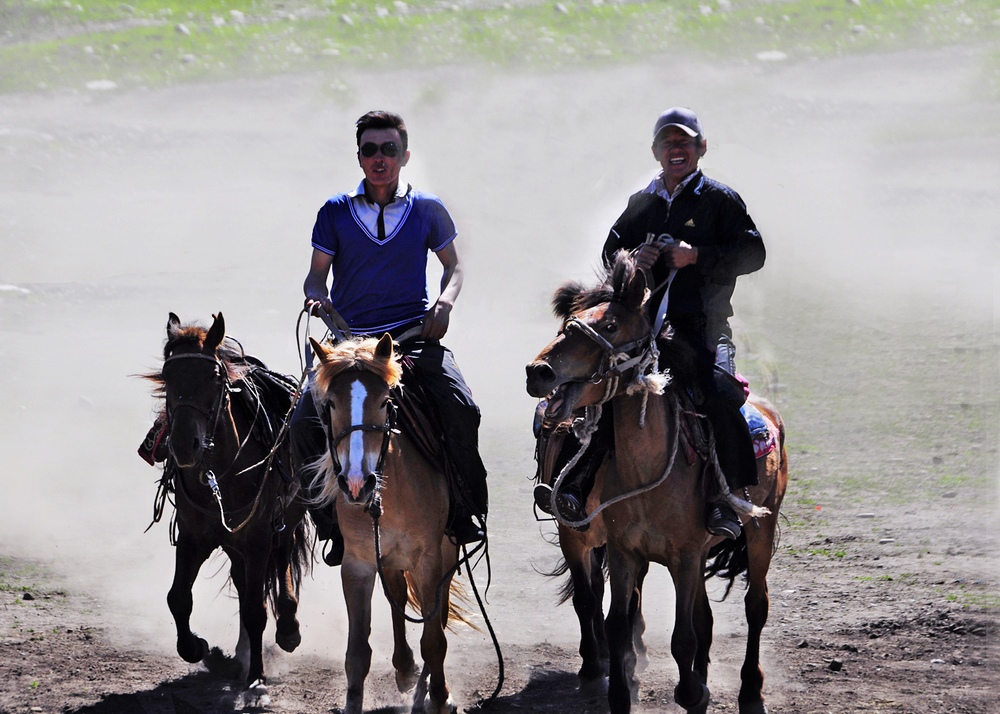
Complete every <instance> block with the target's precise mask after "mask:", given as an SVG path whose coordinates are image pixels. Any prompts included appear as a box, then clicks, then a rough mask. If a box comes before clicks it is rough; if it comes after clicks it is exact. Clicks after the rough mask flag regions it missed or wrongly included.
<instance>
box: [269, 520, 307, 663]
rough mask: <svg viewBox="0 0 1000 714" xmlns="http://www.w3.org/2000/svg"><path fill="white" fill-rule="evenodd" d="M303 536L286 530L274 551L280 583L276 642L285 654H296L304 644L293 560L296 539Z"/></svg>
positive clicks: (294, 531)
mask: <svg viewBox="0 0 1000 714" xmlns="http://www.w3.org/2000/svg"><path fill="white" fill-rule="evenodd" d="M300 537H301V534H299V533H298V532H297V530H296V529H291V528H286V529H285V530H284V532H283V533H282V534H281V535H280V536H279V541H278V543H277V546H276V547H275V550H274V561H273V564H272V565H273V568H274V572H273V577H275V578H276V579H277V581H278V600H277V602H276V603H275V605H274V609H275V613H276V614H277V616H278V620H277V622H276V623H275V630H274V641H275V643H276V644H277V645H278V647H280V648H281V649H283V650H284V651H285V652H294V651H295V648H296V647H298V646H299V644H301V642H302V633H301V632H300V631H299V621H298V619H297V617H296V616H297V614H298V611H299V599H298V597H297V593H296V588H295V583H294V582H293V578H292V558H294V557H295V555H294V553H295V545H296V539H297V538H300Z"/></svg>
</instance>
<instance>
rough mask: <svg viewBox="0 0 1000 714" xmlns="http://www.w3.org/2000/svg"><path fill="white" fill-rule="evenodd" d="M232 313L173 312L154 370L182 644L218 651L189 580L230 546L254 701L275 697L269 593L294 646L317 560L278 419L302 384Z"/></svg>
mask: <svg viewBox="0 0 1000 714" xmlns="http://www.w3.org/2000/svg"><path fill="white" fill-rule="evenodd" d="M225 335H226V323H225V320H224V319H223V317H222V314H221V313H220V314H219V315H216V316H215V318H214V321H213V323H212V326H211V327H210V328H209V329H207V330H206V329H205V328H204V327H201V326H199V325H193V324H189V325H182V324H181V321H180V319H179V318H178V317H177V316H176V315H174V314H173V313H170V318H169V320H168V323H167V341H166V344H165V346H164V350H163V356H164V361H163V366H162V368H161V370H160V371H159V372H158V373H155V374H149V375H146V377H147V378H148V379H149V380H150V381H152V382H154V383H155V384H156V385H157V390H156V391H157V394H158V395H160V396H162V397H163V398H164V407H165V409H164V414H165V418H166V438H167V444H168V447H169V454H170V456H169V458H168V461H167V467H166V470H165V474H164V481H163V482H162V484H163V485H161V488H163V487H164V486H165V487H166V488H167V489H170V490H173V491H174V492H175V501H176V506H177V516H176V563H175V569H174V580H173V584H172V585H171V587H170V592H169V593H168V594H167V604H168V606H169V607H170V612H171V614H172V615H173V617H174V621H175V624H176V627H177V652H178V654H179V655H180V656H181V657H183V658H184V659H185V660H187V661H188V662H192V663H194V662H200V661H201V660H203V659H204V658H205V656H206V655H208V654H209V646H208V643H207V642H206V641H205V640H204V639H202V638H201V637H198V635H196V634H194V633H193V632H192V631H191V626H190V618H191V610H192V597H191V587H192V585H193V584H194V581H195V578H197V576H198V571H199V570H200V569H201V566H202V565H203V564H204V562H205V561H206V560H207V559H208V557H209V556H210V555H211V554H212V553H213V552H214V551H215V550H216V549H217V548H222V550H223V551H224V552H225V553H226V555H227V556H228V557H229V560H230V563H231V569H230V578H231V580H232V583H233V585H234V586H235V587H236V591H237V593H238V595H239V613H240V639H239V644H238V645H237V650H236V654H237V658H238V659H239V660H240V663H241V665H242V668H243V671H244V673H245V675H246V683H247V690H246V691H245V692H244V694H243V697H242V698H243V700H244V703H245V704H247V705H261V704H263V703H266V702H267V701H268V698H267V686H266V678H265V673H264V661H263V640H262V638H263V633H264V627H265V625H266V623H267V603H268V601H269V600H270V602H271V604H272V607H273V609H274V611H275V612H276V614H277V617H278V621H277V626H276V635H275V639H276V641H277V644H278V645H279V646H280V647H281V648H282V649H284V650H286V651H288V652H291V651H292V650H294V649H295V648H296V647H297V646H298V644H299V642H300V641H301V635H300V633H299V623H298V620H297V619H296V612H297V609H298V589H299V583H300V581H301V575H302V572H303V570H304V568H306V567H307V566H308V557H309V556H308V549H309V545H308V542H307V538H306V531H305V521H304V516H305V508H304V505H303V503H302V501H301V499H300V498H299V497H298V484H297V482H295V481H293V480H291V479H290V478H287V477H286V476H283V475H282V474H281V473H280V472H279V471H280V469H279V466H280V465H287V464H288V463H289V454H288V442H287V439H283V438H280V437H281V434H280V429H279V427H280V424H281V420H282V418H283V417H284V416H285V414H286V413H287V412H288V410H289V407H290V405H291V400H292V391H293V388H294V384H293V383H292V382H291V381H290V380H289V378H286V377H283V376H282V375H277V374H276V373H274V372H270V371H269V370H267V369H266V368H265V367H263V365H261V364H260V363H259V362H257V361H256V360H254V359H253V358H248V357H247V356H246V355H245V354H243V349H242V347H241V346H240V345H239V343H238V342H236V341H235V340H232V339H227V338H226V336H225Z"/></svg>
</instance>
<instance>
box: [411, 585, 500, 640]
mask: <svg viewBox="0 0 1000 714" xmlns="http://www.w3.org/2000/svg"><path fill="white" fill-rule="evenodd" d="M404 577H405V578H406V604H407V605H408V606H409V607H410V608H412V609H413V610H414V611H416V612H418V613H419V612H420V606H421V602H420V597H419V596H418V595H417V591H416V589H415V588H414V585H413V579H412V578H411V576H410V573H409V572H406V573H404ZM436 596H437V594H436V593H435V597H436ZM471 603H472V598H470V597H469V592H468V591H467V590H466V589H465V586H463V585H462V584H461V583H460V582H459V581H458V580H456V579H455V578H452V580H451V586H450V587H449V589H448V612H447V614H446V617H445V628H446V629H448V630H451V631H452V632H455V631H456V629H457V628H456V627H455V625H465V626H466V627H470V628H472V629H473V630H475V631H476V632H482V629H481V628H480V627H479V625H477V624H476V623H475V622H473V620H472V609H471Z"/></svg>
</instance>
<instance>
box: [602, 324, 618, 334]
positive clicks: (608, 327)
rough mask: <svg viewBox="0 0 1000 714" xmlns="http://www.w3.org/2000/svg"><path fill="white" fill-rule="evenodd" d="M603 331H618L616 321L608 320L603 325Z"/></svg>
mask: <svg viewBox="0 0 1000 714" xmlns="http://www.w3.org/2000/svg"><path fill="white" fill-rule="evenodd" d="M604 331H605V332H617V331H618V323H617V322H609V323H608V324H607V325H605V326H604Z"/></svg>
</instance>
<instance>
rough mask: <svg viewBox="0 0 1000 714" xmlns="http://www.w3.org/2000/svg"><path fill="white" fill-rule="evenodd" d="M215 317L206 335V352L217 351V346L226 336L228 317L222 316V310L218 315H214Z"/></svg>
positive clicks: (204, 347)
mask: <svg viewBox="0 0 1000 714" xmlns="http://www.w3.org/2000/svg"><path fill="white" fill-rule="evenodd" d="M214 318H215V321H214V322H213V323H212V326H211V327H210V328H209V329H208V334H207V335H206V336H205V344H204V346H203V349H204V350H205V351H206V352H215V350H216V348H217V347H218V346H219V345H221V344H222V339H223V338H224V337H225V336H226V318H224V317H223V316H222V313H221V312H220V313H219V314H218V315H214Z"/></svg>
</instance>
